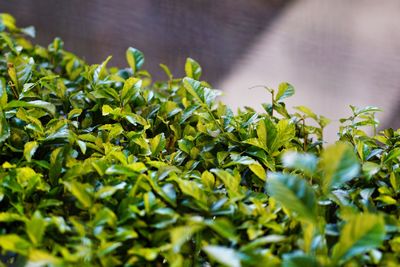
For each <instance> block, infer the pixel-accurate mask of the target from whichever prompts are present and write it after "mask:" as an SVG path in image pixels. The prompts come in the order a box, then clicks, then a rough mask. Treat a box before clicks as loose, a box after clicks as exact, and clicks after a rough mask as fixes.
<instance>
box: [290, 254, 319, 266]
mask: <svg viewBox="0 0 400 267" xmlns="http://www.w3.org/2000/svg"><path fill="white" fill-rule="evenodd" d="M282 266H284V267H304V266H307V267H319V266H321V265H320V264H318V261H317V260H316V259H315V258H314V257H313V256H309V255H304V254H301V253H292V254H285V255H283V263H282Z"/></svg>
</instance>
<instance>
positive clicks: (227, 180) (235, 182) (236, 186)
mask: <svg viewBox="0 0 400 267" xmlns="http://www.w3.org/2000/svg"><path fill="white" fill-rule="evenodd" d="M211 172H213V173H215V174H216V175H217V176H218V178H219V179H221V180H222V182H223V183H224V185H225V187H226V189H227V190H228V194H229V196H230V197H231V198H232V199H233V200H235V199H241V198H243V197H244V196H243V194H242V192H241V190H240V180H241V178H240V175H239V174H235V175H232V174H230V173H229V172H228V171H225V170H222V169H211Z"/></svg>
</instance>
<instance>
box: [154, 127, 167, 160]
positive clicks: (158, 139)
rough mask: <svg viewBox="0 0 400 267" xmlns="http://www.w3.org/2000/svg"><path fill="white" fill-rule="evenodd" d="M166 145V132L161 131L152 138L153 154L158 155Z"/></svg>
mask: <svg viewBox="0 0 400 267" xmlns="http://www.w3.org/2000/svg"><path fill="white" fill-rule="evenodd" d="M165 145H166V141H165V136H164V133H161V134H159V135H157V136H155V137H154V138H152V139H151V140H150V150H151V154H152V155H153V156H157V155H158V154H159V153H160V152H161V151H163V150H164V148H165Z"/></svg>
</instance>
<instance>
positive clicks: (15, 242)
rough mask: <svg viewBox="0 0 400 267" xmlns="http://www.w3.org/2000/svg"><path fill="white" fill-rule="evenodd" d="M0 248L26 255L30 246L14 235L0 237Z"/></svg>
mask: <svg viewBox="0 0 400 267" xmlns="http://www.w3.org/2000/svg"><path fill="white" fill-rule="evenodd" d="M0 247H1V248H2V249H4V250H5V251H12V252H16V253H19V254H21V255H27V254H28V252H29V248H30V247H31V244H30V243H29V242H28V241H26V240H25V239H23V238H21V237H20V236H18V235H16V234H8V235H0Z"/></svg>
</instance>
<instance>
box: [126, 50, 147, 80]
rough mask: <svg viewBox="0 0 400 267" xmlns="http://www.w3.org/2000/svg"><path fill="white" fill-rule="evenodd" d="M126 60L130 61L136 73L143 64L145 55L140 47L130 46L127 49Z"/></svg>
mask: <svg viewBox="0 0 400 267" xmlns="http://www.w3.org/2000/svg"><path fill="white" fill-rule="evenodd" d="M126 61H128V64H129V66H130V67H131V69H132V73H133V75H135V74H136V72H137V71H138V70H140V68H141V67H142V66H143V63H144V55H143V53H142V52H141V51H139V50H138V49H136V48H133V47H129V48H128V49H127V50H126Z"/></svg>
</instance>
